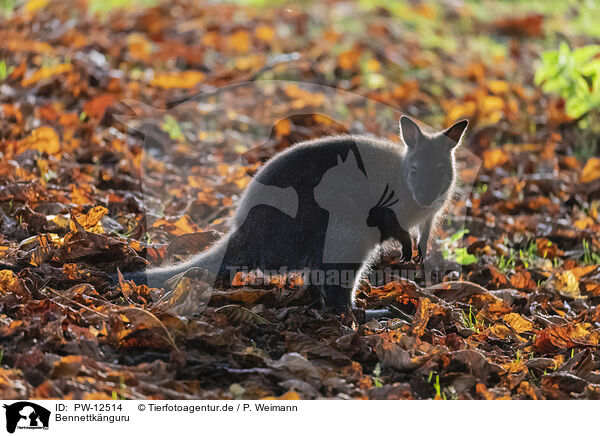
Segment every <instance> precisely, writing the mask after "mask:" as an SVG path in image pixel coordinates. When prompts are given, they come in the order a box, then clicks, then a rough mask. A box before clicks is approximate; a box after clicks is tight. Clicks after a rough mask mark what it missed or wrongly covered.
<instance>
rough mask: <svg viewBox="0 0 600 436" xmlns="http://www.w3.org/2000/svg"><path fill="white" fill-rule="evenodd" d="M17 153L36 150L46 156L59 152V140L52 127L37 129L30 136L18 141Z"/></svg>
mask: <svg viewBox="0 0 600 436" xmlns="http://www.w3.org/2000/svg"><path fill="white" fill-rule="evenodd" d="M18 150H19V152H23V151H25V150H38V151H41V152H46V153H48V154H58V153H59V152H60V139H59V137H58V134H57V133H56V132H55V131H54V129H53V128H52V127H47V126H44V127H38V128H37V129H35V130H34V131H33V132H31V134H30V135H29V136H28V137H26V138H24V139H22V140H21V141H19V144H18Z"/></svg>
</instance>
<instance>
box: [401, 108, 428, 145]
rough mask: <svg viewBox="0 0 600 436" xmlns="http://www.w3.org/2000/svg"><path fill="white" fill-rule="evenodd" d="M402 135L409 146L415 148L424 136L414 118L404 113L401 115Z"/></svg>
mask: <svg viewBox="0 0 600 436" xmlns="http://www.w3.org/2000/svg"><path fill="white" fill-rule="evenodd" d="M400 136H401V137H402V139H403V140H404V143H405V144H406V145H407V146H408V148H413V147H414V146H416V145H417V144H418V143H419V140H420V139H421V138H422V137H423V132H421V129H420V128H419V126H418V125H417V123H415V121H414V120H413V119H412V118H410V117H407V116H406V115H402V116H401V117H400Z"/></svg>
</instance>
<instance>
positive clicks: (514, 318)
mask: <svg viewBox="0 0 600 436" xmlns="http://www.w3.org/2000/svg"><path fill="white" fill-rule="evenodd" d="M502 320H503V321H504V322H505V323H506V324H508V325H509V326H510V327H511V328H512V329H513V330H514V331H515V332H517V333H525V332H530V331H532V329H533V323H532V322H531V321H528V320H526V319H525V318H523V317H522V316H521V315H519V314H518V313H515V312H512V313H508V314H506V315H504V318H503V319H502Z"/></svg>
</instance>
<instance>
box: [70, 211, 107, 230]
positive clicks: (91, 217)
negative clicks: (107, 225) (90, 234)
mask: <svg viewBox="0 0 600 436" xmlns="http://www.w3.org/2000/svg"><path fill="white" fill-rule="evenodd" d="M107 213H108V209H107V208H105V207H104V206H96V207H93V208H92V209H90V210H89V212H88V213H87V214H85V215H76V218H77V222H78V223H79V224H81V225H82V227H83V228H84V229H85V230H93V229H94V227H96V225H97V224H98V222H99V221H100V219H101V218H102V217H103V216H104V215H106V214H107ZM70 226H71V231H75V230H76V229H75V224H74V223H73V222H71V223H70ZM95 230H100V231H101V230H102V227H101V226H100V229H95ZM96 233H97V232H96Z"/></svg>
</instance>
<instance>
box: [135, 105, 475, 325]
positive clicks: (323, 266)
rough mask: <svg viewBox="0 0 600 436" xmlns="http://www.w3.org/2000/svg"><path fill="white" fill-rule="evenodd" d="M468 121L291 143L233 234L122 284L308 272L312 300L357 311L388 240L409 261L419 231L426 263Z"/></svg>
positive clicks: (252, 189) (241, 210) (258, 184)
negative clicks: (359, 289)
mask: <svg viewBox="0 0 600 436" xmlns="http://www.w3.org/2000/svg"><path fill="white" fill-rule="evenodd" d="M467 124H468V122H467V121H466V120H463V121H459V122H457V123H455V124H454V125H452V126H451V127H449V128H448V129H446V130H444V131H442V132H437V133H425V132H423V131H422V130H421V128H420V127H419V126H418V125H417V123H416V122H415V121H413V120H412V119H411V118H409V117H407V116H402V117H401V118H400V137H401V141H400V143H396V142H392V141H388V140H385V139H379V138H374V137H371V136H367V135H342V136H331V137H324V138H320V139H315V140H311V141H306V142H302V143H299V144H297V145H294V146H292V147H290V148H288V149H287V150H285V151H283V152H281V153H279V154H278V155H276V156H275V157H273V158H272V159H271V160H270V161H268V162H267V163H266V164H265V165H264V166H263V167H262V168H261V169H260V171H259V172H258V173H257V174H256V176H255V178H254V179H253V181H252V182H251V183H250V184H249V186H248V187H247V189H246V191H245V193H244V195H243V197H242V199H241V201H240V204H239V205H238V208H237V210H236V213H235V214H234V217H233V218H232V225H231V228H230V231H229V232H228V233H227V234H226V235H225V236H224V237H223V238H222V239H221V240H219V241H218V242H217V243H215V244H214V245H213V246H212V247H211V248H209V249H208V250H206V251H205V252H203V253H201V254H198V255H196V256H194V257H192V258H191V259H189V260H188V261H186V262H183V263H179V264H175V265H171V266H166V267H161V268H154V269H149V270H147V271H145V272H137V273H129V274H126V275H125V278H128V279H133V280H134V281H136V282H138V283H139V282H147V283H148V284H150V285H152V286H157V287H160V286H162V285H164V282H165V281H167V280H169V279H171V278H173V277H174V276H178V275H179V276H181V275H183V274H185V272H186V271H188V270H190V269H194V270H198V269H199V270H202V271H206V272H207V274H206V277H207V278H208V281H210V280H217V279H226V280H228V279H230V278H231V277H233V275H234V274H235V272H236V271H238V270H240V269H246V270H254V269H260V270H269V271H272V270H282V268H283V269H287V271H310V273H311V274H310V275H309V277H308V280H307V281H306V284H307V285H308V286H309V288H310V289H311V293H312V295H313V296H314V298H315V302H316V303H318V304H320V305H321V306H322V305H323V304H324V306H325V307H326V308H328V309H331V310H333V311H335V312H338V313H339V312H342V311H344V310H345V308H346V306H347V305H351V306H353V305H354V289H355V285H356V282H357V281H358V279H359V278H360V272H361V271H364V270H365V269H366V268H368V266H369V263H370V259H372V253H374V252H376V250H375V249H377V248H378V247H380V246H381V244H382V243H384V242H386V240H388V239H394V240H397V241H398V242H400V244H401V246H402V257H403V258H404V259H405V260H410V259H411V257H412V244H411V238H410V234H409V233H408V231H409V230H410V229H413V228H416V229H417V230H418V252H419V257H420V258H421V259H424V258H425V255H426V253H427V241H428V238H429V234H430V231H431V229H432V227H434V226H435V224H436V222H437V220H438V219H439V216H440V215H441V213H442V212H443V210H444V209H445V205H446V203H447V202H449V201H450V200H451V198H452V195H453V189H454V185H455V180H456V177H457V174H456V168H455V158H454V148H455V147H456V145H457V144H458V143H460V141H461V139H462V137H463V134H464V132H465V129H466V127H467ZM313 273H315V274H313ZM305 280H306V277H305ZM213 283H214V282H213Z"/></svg>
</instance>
